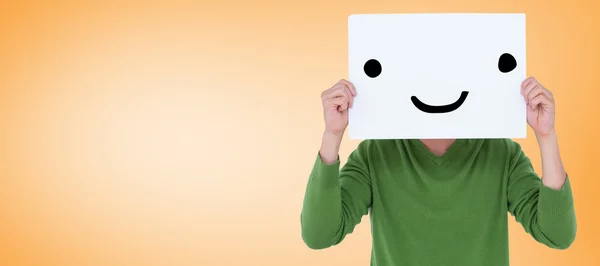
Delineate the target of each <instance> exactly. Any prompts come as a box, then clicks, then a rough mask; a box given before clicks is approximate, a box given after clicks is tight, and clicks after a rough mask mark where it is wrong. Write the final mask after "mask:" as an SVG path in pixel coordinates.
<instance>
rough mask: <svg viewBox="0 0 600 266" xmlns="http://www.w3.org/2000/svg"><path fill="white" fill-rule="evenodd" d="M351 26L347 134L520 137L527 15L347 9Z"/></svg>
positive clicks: (365, 136) (366, 136)
mask: <svg viewBox="0 0 600 266" xmlns="http://www.w3.org/2000/svg"><path fill="white" fill-rule="evenodd" d="M348 30H349V31H348V44H349V45H348V48H349V49H348V52H349V80H350V81H351V82H352V83H353V84H354V85H355V87H356V90H357V96H356V98H355V100H354V106H353V108H352V109H350V115H349V120H350V121H349V135H350V137H351V138H353V139H397V138H519V137H524V136H525V132H526V121H525V104H524V100H523V99H522V97H521V96H520V93H519V89H520V84H521V82H522V81H523V80H524V79H525V76H526V73H525V65H526V64H525V15H524V14H480V13H464V14H461V13H457V14H453V13H442V14H364V15H351V16H350V17H349V19H348Z"/></svg>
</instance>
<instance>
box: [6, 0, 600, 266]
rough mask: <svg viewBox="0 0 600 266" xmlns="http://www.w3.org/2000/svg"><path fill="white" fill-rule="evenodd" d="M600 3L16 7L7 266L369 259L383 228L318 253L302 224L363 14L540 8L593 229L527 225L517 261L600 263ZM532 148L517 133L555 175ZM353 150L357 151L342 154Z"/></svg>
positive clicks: (531, 48)
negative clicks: (566, 235)
mask: <svg viewBox="0 0 600 266" xmlns="http://www.w3.org/2000/svg"><path fill="white" fill-rule="evenodd" d="M558 2H560V3H558ZM594 2H596V3H594ZM598 11H600V8H599V4H598V2H597V1H592V0H589V1H581V0H579V1H578V0H570V1H522V0H519V1H517V0H514V1H506V0H502V1H476V0H471V1H447V0H439V1H433V0H429V1H425V0H420V1H324V2H321V1H317V0H302V1H241V0H238V1H216V0H215V1H187V2H183V1H161V2H157V1H139V2H136V1H114V2H108V1H96V2H94V1H73V2H70V3H68V2H50V1H39V2H23V1H12V2H7V1H2V2H1V4H0V265H61V266H70V265H78V266H79V265H182V266H183V265H368V263H369V255H370V230H369V221H368V219H366V218H365V219H363V223H362V224H360V225H359V226H358V227H357V229H356V232H355V233H354V234H352V235H351V236H349V237H348V238H347V239H346V240H345V241H344V242H343V243H342V244H341V245H339V246H336V247H333V248H330V249H327V250H321V251H312V250H310V249H308V248H307V247H306V246H305V245H304V244H303V242H302V240H301V237H300V216H299V215H300V210H301V204H302V198H303V195H304V189H305V185H306V180H307V177H308V174H309V172H310V169H311V166H312V163H313V161H314V156H315V154H316V151H317V150H318V148H319V145H320V137H321V132H322V130H323V120H322V117H321V106H320V99H319V95H320V92H321V91H322V90H324V89H327V88H328V87H329V86H330V85H332V84H333V83H335V82H336V81H337V80H338V79H340V78H346V75H347V43H346V41H347V39H346V38H347V16H348V15H349V14H352V13H403V12H525V13H527V23H528V24H527V32H528V37H527V45H528V50H527V53H528V62H527V66H528V75H534V76H536V77H537V78H538V79H539V80H540V81H541V82H542V83H543V84H544V85H546V86H547V87H548V88H549V89H551V90H552V91H553V92H554V94H555V97H556V99H557V112H558V113H557V116H558V117H557V124H556V125H557V128H558V131H559V137H560V144H561V149H562V156H563V158H564V163H565V166H566V167H567V170H568V171H569V173H570V175H571V178H572V186H573V190H574V195H575V201H576V211H577V216H578V225H579V231H578V236H577V239H576V241H575V243H574V244H573V246H572V247H571V248H570V249H568V250H566V251H556V250H551V249H548V248H545V247H544V246H542V245H539V244H537V243H535V242H534V241H533V239H532V238H531V237H529V236H528V235H526V234H525V233H524V231H523V229H522V228H521V227H519V226H518V225H517V224H515V223H514V221H512V220H511V221H510V237H511V238H510V245H511V250H510V253H511V260H512V265H544V266H551V265H600V260H599V259H598V251H599V250H600V245H599V244H598V241H600V228H599V227H598V224H600V219H599V218H598V217H599V215H598V214H597V204H598V203H599V201H600V196H599V194H600V193H599V192H598V189H599V188H600V182H599V181H598V180H599V178H600V176H598V161H597V158H598V157H597V153H598V151H599V150H600V140H599V137H598V135H597V132H598V122H599V121H598V120H599V117H600V116H599V112H598V97H600V89H599V86H600V75H598V70H597V66H598V62H599V61H600V54H599V49H598V47H600V41H599V37H598V33H599V32H600V18H598V16H597V14H598ZM529 133H530V134H531V131H530V132H529ZM529 136H530V137H528V138H527V139H523V140H518V141H519V142H520V143H522V144H523V146H524V149H525V151H526V152H527V153H528V154H529V156H530V157H531V158H532V160H533V162H534V163H535V167H536V169H540V168H541V167H540V164H539V162H540V158H539V152H538V150H537V146H536V142H535V139H534V138H533V137H532V135H529ZM357 144H358V142H357V141H348V140H346V141H345V142H344V143H343V146H342V151H341V154H340V156H341V157H342V158H343V161H345V158H346V156H347V155H348V154H349V152H350V151H352V150H353V149H354V148H355V147H356V145H357ZM594 251H595V252H594Z"/></svg>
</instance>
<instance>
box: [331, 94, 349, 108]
mask: <svg viewBox="0 0 600 266" xmlns="http://www.w3.org/2000/svg"><path fill="white" fill-rule="evenodd" d="M343 105H348V100H347V99H346V97H337V98H331V99H328V100H326V101H325V106H329V107H335V108H336V109H338V108H339V107H340V106H343Z"/></svg>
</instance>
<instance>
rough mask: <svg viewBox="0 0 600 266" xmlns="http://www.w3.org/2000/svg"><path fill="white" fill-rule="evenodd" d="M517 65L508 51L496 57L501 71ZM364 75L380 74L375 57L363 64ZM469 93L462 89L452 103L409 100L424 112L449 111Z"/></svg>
mask: <svg viewBox="0 0 600 266" xmlns="http://www.w3.org/2000/svg"><path fill="white" fill-rule="evenodd" d="M516 67H517V61H516V59H515V57H514V56H512V55H511V54H509V53H504V54H502V55H500V58H499V59H498V71H500V72H502V73H508V72H510V71H512V70H513V69H515V68H516ZM364 71H365V75H367V76H368V77H370V78H376V77H377V76H379V75H380V74H381V71H382V66H381V63H379V61H377V59H369V60H368V61H367V62H366V63H365V66H364ZM468 95H469V92H468V91H462V92H461V93H460V97H459V98H458V100H456V101H455V102H453V103H449V104H445V105H429V104H426V103H424V102H422V101H421V100H419V98H418V97H417V96H411V97H410V100H411V101H412V103H413V104H414V105H415V107H416V108H417V109H419V110H420V111H422V112H425V113H431V114H435V113H449V112H452V111H454V110H456V109H458V108H459V107H460V106H461V105H462V104H463V103H464V102H465V100H466V99H467V96H468Z"/></svg>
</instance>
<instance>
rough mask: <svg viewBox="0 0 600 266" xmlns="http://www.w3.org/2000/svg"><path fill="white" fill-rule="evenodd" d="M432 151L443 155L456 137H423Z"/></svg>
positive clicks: (426, 145)
mask: <svg viewBox="0 0 600 266" xmlns="http://www.w3.org/2000/svg"><path fill="white" fill-rule="evenodd" d="M420 141H421V142H422V143H423V145H425V147H427V149H428V150H429V151H431V153H433V154H435V155H436V156H442V155H444V154H445V153H446V151H448V149H449V148H450V146H452V144H453V143H454V141H456V139H421V140H420Z"/></svg>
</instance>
